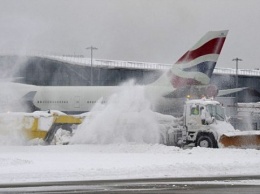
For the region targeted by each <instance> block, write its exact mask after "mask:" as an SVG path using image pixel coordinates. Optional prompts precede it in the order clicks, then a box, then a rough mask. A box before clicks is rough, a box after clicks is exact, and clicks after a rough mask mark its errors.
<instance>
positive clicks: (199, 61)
mask: <svg viewBox="0 0 260 194" xmlns="http://www.w3.org/2000/svg"><path fill="white" fill-rule="evenodd" d="M227 33H228V31H227V30H223V31H209V32H207V33H206V34H205V35H204V36H203V37H202V38H201V39H200V40H199V41H198V42H197V43H196V44H195V45H194V46H193V47H192V48H191V49H190V50H188V51H187V52H186V53H185V54H184V55H183V56H182V57H181V58H180V59H179V60H178V61H177V62H176V63H175V64H174V65H172V68H171V69H170V70H169V71H168V72H167V73H166V74H164V75H163V76H162V77H160V78H159V79H158V80H157V81H156V82H154V83H153V84H152V85H168V84H169V82H170V83H171V85H172V86H173V87H174V88H180V87H184V86H190V85H206V84H209V82H210V78H211V76H212V73H213V70H214V68H215V66H216V63H217V60H218V57H219V54H220V52H221V50H222V47H223V45H224V42H225V40H226V36H227ZM166 82H168V83H166Z"/></svg>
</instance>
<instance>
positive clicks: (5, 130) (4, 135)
mask: <svg viewBox="0 0 260 194" xmlns="http://www.w3.org/2000/svg"><path fill="white" fill-rule="evenodd" d="M22 119H23V116H22V115H18V114H17V115H15V114H11V113H4V114H0V122H1V125H0V145H25V144H26V138H25V136H24V132H23V131H22V125H21V123H22Z"/></svg>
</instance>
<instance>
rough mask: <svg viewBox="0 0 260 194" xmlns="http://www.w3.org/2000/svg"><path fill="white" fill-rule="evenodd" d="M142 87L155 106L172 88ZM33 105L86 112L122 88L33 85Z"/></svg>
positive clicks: (41, 107) (39, 107) (42, 108)
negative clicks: (34, 92)
mask: <svg viewBox="0 0 260 194" xmlns="http://www.w3.org/2000/svg"><path fill="white" fill-rule="evenodd" d="M131 87H144V95H145V96H146V98H147V100H150V101H151V103H152V106H154V107H156V106H157V102H158V101H161V98H162V96H163V95H164V94H167V93H169V92H171V91H173V90H174V89H173V88H172V87H171V88H168V87H155V86H131ZM34 90H35V91H36V94H35V96H34V98H33V105H34V106H36V107H37V108H38V109H40V110H48V109H52V110H59V111H64V112H88V111H90V110H91V108H92V107H93V106H94V104H95V103H96V102H97V101H100V103H106V102H107V100H108V98H109V97H110V96H111V95H112V94H115V93H117V92H120V91H121V90H122V87H121V86H44V87H42V86H35V87H34Z"/></svg>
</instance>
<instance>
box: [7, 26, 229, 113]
mask: <svg viewBox="0 0 260 194" xmlns="http://www.w3.org/2000/svg"><path fill="white" fill-rule="evenodd" d="M227 33H228V31H227V30H223V31H209V32H207V33H206V34H205V35H204V36H203V37H202V38H201V39H200V40H199V41H198V42H197V43H196V44H195V45H194V46H193V47H192V48H191V49H190V50H188V51H187V52H186V53H185V54H184V55H183V56H182V57H181V58H180V59H179V60H178V61H177V62H176V63H175V64H173V65H172V66H171V68H170V69H169V70H168V71H166V72H165V73H164V74H163V75H162V76H161V77H159V79H157V80H156V81H155V82H153V83H151V84H148V85H145V86H144V88H145V93H146V95H147V96H149V97H152V98H154V99H156V101H157V103H160V101H163V100H164V99H167V98H168V99H169V98H173V97H174V96H175V95H177V96H181V95H184V94H185V95H186V93H187V92H184V91H187V88H188V89H189V90H190V89H191V88H192V87H198V88H200V87H202V86H203V87H204V86H205V87H206V90H208V89H209V88H210V87H208V86H209V85H208V84H209V82H210V78H211V75H212V73H213V70H214V68H215V65H216V63H217V60H218V57H219V55H220V52H221V50H222V47H223V45H224V42H225V39H226V36H227ZM10 84H11V85H10V87H12V88H14V90H15V91H17V92H18V93H19V94H17V95H20V96H27V97H28V96H30V98H31V103H32V105H33V106H34V107H35V109H36V110H49V109H55V110H59V111H63V112H87V111H90V110H91V108H92V107H93V105H94V104H95V102H97V101H98V100H99V99H101V98H103V99H107V98H108V97H109V96H110V95H111V94H113V93H115V92H117V91H118V90H119V88H120V87H119V86H34V85H27V84H18V83H10Z"/></svg>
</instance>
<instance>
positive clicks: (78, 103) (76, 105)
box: [74, 96, 80, 108]
mask: <svg viewBox="0 0 260 194" xmlns="http://www.w3.org/2000/svg"><path fill="white" fill-rule="evenodd" d="M74 108H80V97H79V96H75V97H74Z"/></svg>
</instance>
